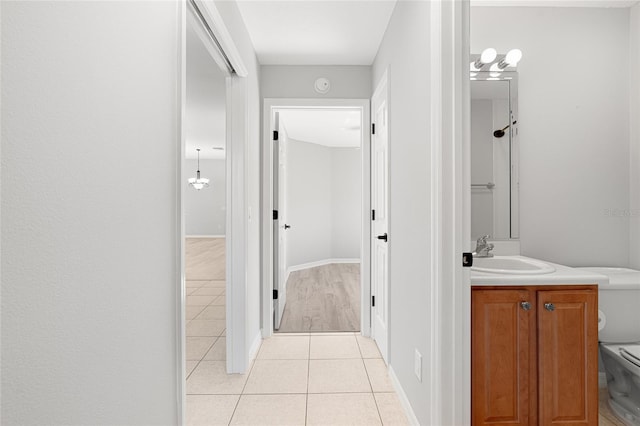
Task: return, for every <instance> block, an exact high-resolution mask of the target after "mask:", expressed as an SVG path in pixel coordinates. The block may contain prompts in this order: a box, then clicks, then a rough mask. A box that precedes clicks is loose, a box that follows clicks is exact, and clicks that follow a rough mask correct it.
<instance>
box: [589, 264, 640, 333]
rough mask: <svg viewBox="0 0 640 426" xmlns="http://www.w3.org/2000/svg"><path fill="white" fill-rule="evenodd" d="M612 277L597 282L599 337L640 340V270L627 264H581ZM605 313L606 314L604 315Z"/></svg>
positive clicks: (590, 269)
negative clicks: (606, 265)
mask: <svg viewBox="0 0 640 426" xmlns="http://www.w3.org/2000/svg"><path fill="white" fill-rule="evenodd" d="M579 269H583V270H588V271H590V272H595V273H597V274H601V275H606V276H608V277H609V284H608V285H600V286H598V309H599V310H600V312H599V315H598V321H599V323H598V328H599V331H598V340H600V341H601V342H605V343H627V342H640V271H636V270H634V269H627V268H600V267H599V268H579ZM603 314H604V315H603Z"/></svg>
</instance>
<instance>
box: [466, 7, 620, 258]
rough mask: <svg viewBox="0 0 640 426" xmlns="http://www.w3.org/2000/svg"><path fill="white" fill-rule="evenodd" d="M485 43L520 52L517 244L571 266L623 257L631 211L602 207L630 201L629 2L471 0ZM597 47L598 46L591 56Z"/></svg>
mask: <svg viewBox="0 0 640 426" xmlns="http://www.w3.org/2000/svg"><path fill="white" fill-rule="evenodd" d="M496 23H499V25H496ZM541 28H544V31H541ZM489 46H491V47H494V48H496V49H497V50H498V52H501V53H504V52H506V51H507V50H509V49H511V48H514V47H517V48H519V49H521V50H522V52H523V54H524V56H523V59H522V61H521V62H520V63H519V65H518V72H519V81H518V84H519V87H518V96H519V99H518V104H519V118H518V127H519V143H520V166H521V167H520V239H521V248H522V254H524V255H527V256H531V257H536V258H540V259H545V260H549V261H554V262H558V263H561V264H566V265H570V266H585V265H604V266H626V265H627V264H628V262H629V248H628V247H629V218H624V217H614V216H611V215H607V212H608V211H614V210H616V209H618V210H620V209H628V207H627V206H628V205H629V190H630V188H629V181H630V179H629V178H630V176H629V160H628V158H629V143H628V140H629V102H628V90H629V73H628V69H629V68H628V66H629V63H628V52H629V50H628V49H629V10H628V9H619V8H610V9H608V8H555V7H552V8H531V7H522V8H519V7H484V8H483V7H474V8H472V10H471V52H472V53H479V52H480V51H481V50H482V49H484V48H486V47H489ZM594 52H601V55H600V54H595V55H596V57H597V58H598V59H595V60H591V59H589V58H594V56H593V55H594ZM611 58H615V60H613V61H612V60H610V59H611Z"/></svg>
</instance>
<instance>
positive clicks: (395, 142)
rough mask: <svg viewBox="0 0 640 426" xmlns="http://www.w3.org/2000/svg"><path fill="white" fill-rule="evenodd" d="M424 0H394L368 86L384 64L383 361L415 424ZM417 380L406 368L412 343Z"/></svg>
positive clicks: (424, 263)
mask: <svg viewBox="0 0 640 426" xmlns="http://www.w3.org/2000/svg"><path fill="white" fill-rule="evenodd" d="M429 8H430V4H429V2H414V1H411V2H404V1H400V2H398V3H397V4H396V7H395V10H394V12H393V16H392V17H391V20H390V22H389V26H388V28H387V31H386V33H385V36H384V39H383V41H382V44H381V46H380V50H379V51H378V54H377V56H376V59H375V62H374V63H373V81H372V83H373V86H372V87H375V86H376V85H377V83H378V81H379V80H380V78H381V77H382V74H383V73H384V71H385V69H386V68H387V67H389V78H390V86H389V129H390V132H391V133H390V139H389V161H390V163H389V166H390V171H389V179H390V182H389V183H390V189H389V196H390V212H389V218H390V225H389V256H390V268H389V274H390V282H389V287H390V289H389V291H390V294H389V302H390V312H389V319H390V323H389V327H390V335H391V338H390V340H389V348H390V358H389V362H390V366H391V367H392V368H393V371H394V372H395V374H396V376H397V378H398V380H399V382H400V385H401V386H402V388H403V389H404V391H405V393H406V395H407V397H408V399H409V402H410V404H411V405H412V407H413V411H414V412H415V414H416V416H417V418H418V420H419V421H420V424H429V418H430V413H429V412H428V411H429V410H428V408H427V407H428V404H427V403H425V401H430V400H431V394H430V388H431V380H432V378H430V377H428V376H427V375H428V373H426V372H428V366H429V365H430V364H431V361H432V358H431V354H432V348H431V347H430V343H429V342H430V339H431V327H432V324H430V322H429V318H430V317H429V315H428V313H426V312H425V307H426V306H429V294H430V288H431V286H432V285H433V283H431V281H430V272H431V270H430V262H429V259H431V250H430V244H429V242H430V240H431V235H430V221H431V219H430V217H431V209H430V207H431V205H430V197H431V195H430V188H431V180H430V168H429V164H430V146H429V140H430V139H429V135H430V129H429V124H428V123H429V117H430V108H429V103H428V100H429V98H430V90H429V78H430V64H429V52H430V32H429V26H428V25H427V24H428V23H429V22H430V9H429ZM415 349H418V350H419V351H420V353H421V354H422V356H423V359H422V371H423V378H422V381H418V379H417V378H416V376H415V375H414V373H413V365H414V350H415Z"/></svg>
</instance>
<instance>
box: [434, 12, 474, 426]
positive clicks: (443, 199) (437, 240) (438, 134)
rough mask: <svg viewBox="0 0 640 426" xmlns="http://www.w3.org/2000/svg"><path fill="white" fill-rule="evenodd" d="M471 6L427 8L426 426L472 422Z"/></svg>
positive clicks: (467, 423)
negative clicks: (466, 261)
mask: <svg viewBox="0 0 640 426" xmlns="http://www.w3.org/2000/svg"><path fill="white" fill-rule="evenodd" d="M469 15H470V2H469V0H460V1H455V2H440V1H433V2H431V3H430V22H429V28H430V29H431V30H430V34H431V40H430V55H429V58H430V61H429V62H430V74H431V75H430V76H429V80H430V92H431V96H430V99H429V101H428V102H429V103H430V109H431V117H430V128H431V129H430V130H431V134H430V140H431V155H430V157H431V162H430V167H431V191H430V192H431V210H432V217H431V224H430V226H431V235H432V236H433V239H432V241H431V252H432V259H431V265H432V267H431V282H432V286H431V289H430V300H431V303H430V305H429V309H428V314H427V315H428V318H427V319H426V320H427V321H429V323H430V324H431V337H430V346H431V348H433V356H432V359H431V362H430V365H429V370H430V376H429V377H431V389H430V394H431V401H430V408H431V409H430V422H429V423H430V424H455V425H469V424H471V281H470V274H469V269H468V268H463V267H462V253H463V252H469V251H471V250H470V246H471V241H470V239H471V238H470V227H471V203H470V200H471V167H470V165H471V161H470V146H471V145H470V123H471V108H470V102H471V91H470V84H469V83H470V82H469V62H470V55H469V50H470V27H469V22H470V21H469Z"/></svg>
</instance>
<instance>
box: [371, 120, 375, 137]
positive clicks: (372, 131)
mask: <svg viewBox="0 0 640 426" xmlns="http://www.w3.org/2000/svg"><path fill="white" fill-rule="evenodd" d="M371 134H372V135H375V134H376V123H371Z"/></svg>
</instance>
